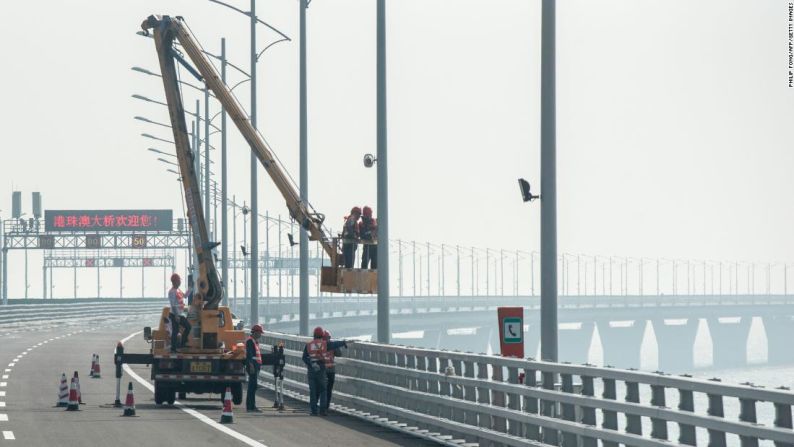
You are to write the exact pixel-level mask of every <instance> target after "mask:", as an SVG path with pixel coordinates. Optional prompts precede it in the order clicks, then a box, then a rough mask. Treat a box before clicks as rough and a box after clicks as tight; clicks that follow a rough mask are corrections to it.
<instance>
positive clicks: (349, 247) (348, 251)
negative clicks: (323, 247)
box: [342, 242, 356, 269]
mask: <svg viewBox="0 0 794 447" xmlns="http://www.w3.org/2000/svg"><path fill="white" fill-rule="evenodd" d="M342 255H343V256H344V257H345V268H346V269H352V268H353V264H355V262H356V244H354V243H348V242H345V243H344V244H342Z"/></svg>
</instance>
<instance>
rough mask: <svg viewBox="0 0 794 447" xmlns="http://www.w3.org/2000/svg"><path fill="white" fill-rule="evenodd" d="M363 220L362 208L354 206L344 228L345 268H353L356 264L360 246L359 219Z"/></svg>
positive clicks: (343, 250)
mask: <svg viewBox="0 0 794 447" xmlns="http://www.w3.org/2000/svg"><path fill="white" fill-rule="evenodd" d="M359 218H361V208H359V207H357V206H354V207H353V209H351V210H350V215H349V216H347V217H345V225H344V226H343V227H342V256H344V259H345V268H346V269H351V268H353V264H355V262H356V247H357V246H358V239H359V236H358V219H359Z"/></svg>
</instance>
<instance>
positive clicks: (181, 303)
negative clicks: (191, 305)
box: [176, 289, 185, 312]
mask: <svg viewBox="0 0 794 447" xmlns="http://www.w3.org/2000/svg"><path fill="white" fill-rule="evenodd" d="M176 302H177V303H178V304H179V311H180V312H184V311H185V295H184V294H183V293H182V291H181V290H179V289H176Z"/></svg>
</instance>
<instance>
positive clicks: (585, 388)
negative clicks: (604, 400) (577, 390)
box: [581, 376, 598, 447]
mask: <svg viewBox="0 0 794 447" xmlns="http://www.w3.org/2000/svg"><path fill="white" fill-rule="evenodd" d="M581 379H582V396H588V397H593V396H595V384H594V383H593V378H592V377H590V376H581ZM581 410H582V421H581V422H582V424H585V425H592V426H595V425H596V412H595V408H593V407H582V408H581ZM581 439H582V447H598V440H597V439H596V438H591V437H589V436H582V437H581Z"/></svg>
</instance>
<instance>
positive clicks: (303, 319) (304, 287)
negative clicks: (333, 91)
mask: <svg viewBox="0 0 794 447" xmlns="http://www.w3.org/2000/svg"><path fill="white" fill-rule="evenodd" d="M298 4H299V9H300V39H299V40H300V111H299V114H300V196H301V201H302V202H303V203H308V202H309V160H308V142H307V126H308V123H307V113H306V108H307V106H306V9H307V8H308V7H309V3H308V0H300V1H299V2H298ZM298 224H300V247H299V248H300V309H299V310H300V312H299V313H300V335H309V234H308V233H307V232H306V229H305V228H303V224H302V222H298ZM387 250H388V246H387ZM379 315H380V314H379ZM379 320H380V316H379Z"/></svg>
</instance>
